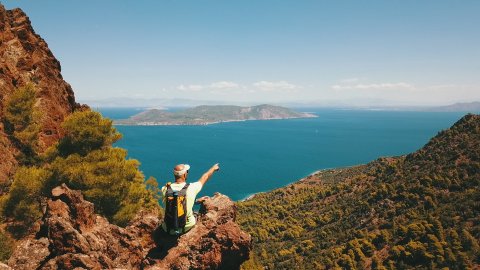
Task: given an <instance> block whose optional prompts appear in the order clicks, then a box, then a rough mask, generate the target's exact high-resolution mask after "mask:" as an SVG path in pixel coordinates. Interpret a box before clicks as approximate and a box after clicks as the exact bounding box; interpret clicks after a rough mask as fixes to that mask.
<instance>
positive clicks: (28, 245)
mask: <svg viewBox="0 0 480 270" xmlns="http://www.w3.org/2000/svg"><path fill="white" fill-rule="evenodd" d="M202 209H203V210H202V211H201V214H200V215H199V218H198V223H197V225H196V226H195V227H194V228H193V229H192V230H191V231H189V232H188V233H186V234H184V235H182V236H181V237H180V238H179V239H178V243H177V244H176V245H175V246H174V247H172V248H171V249H170V250H168V254H166V256H163V257H162V258H160V257H158V256H156V255H155V254H156V245H155V243H154V241H153V237H152V234H153V233H154V231H155V229H156V228H157V227H158V225H159V224H160V222H161V221H160V220H159V218H158V213H139V215H138V216H137V218H136V219H135V220H133V221H132V222H131V224H130V225H129V226H128V227H126V228H120V227H118V226H115V225H112V224H110V223H109V222H108V221H107V220H106V219H105V218H103V217H101V216H98V215H96V214H95V213H94V205H93V204H92V203H90V202H88V201H85V200H84V199H83V196H82V194H81V193H80V192H79V191H74V190H70V189H69V188H68V187H67V186H65V185H62V186H59V187H57V188H55V189H53V190H52V197H51V199H49V200H48V203H47V209H46V212H45V215H44V217H43V219H42V225H41V230H40V231H39V232H38V233H37V235H36V236H32V237H30V238H27V239H24V240H22V241H20V242H19V243H18V245H17V247H16V249H15V252H14V254H13V255H12V257H11V258H10V260H9V261H8V265H9V266H10V267H12V268H13V269H18V270H22V269H25V270H27V269H74V268H75V269H114V268H116V269H238V268H239V267H240V264H241V263H242V262H244V261H245V260H247V259H248V255H249V251H250V249H251V238H250V235H248V234H247V233H245V232H243V231H241V230H240V228H239V227H238V225H237V224H235V217H236V208H235V204H234V203H233V202H232V201H231V200H230V199H229V198H228V197H226V196H224V195H220V194H217V195H215V196H214V197H212V198H209V199H206V200H205V201H204V202H203V207H202ZM158 240H159V241H163V239H158ZM0 267H1V265H0ZM77 267H78V268H77ZM0 269H1V268H0Z"/></svg>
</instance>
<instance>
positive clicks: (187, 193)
mask: <svg viewBox="0 0 480 270" xmlns="http://www.w3.org/2000/svg"><path fill="white" fill-rule="evenodd" d="M189 169H190V165H188V164H179V165H177V166H175V168H174V169H173V175H174V177H175V182H174V183H170V182H169V183H167V184H166V185H165V186H163V187H162V201H163V205H164V207H165V218H164V222H163V224H162V225H161V226H162V229H163V231H164V232H166V233H168V234H170V235H180V234H182V233H186V232H188V231H189V230H190V229H191V228H192V227H193V226H194V225H195V223H196V219H195V216H194V215H193V205H194V203H195V197H196V196H197V194H198V193H199V192H200V190H201V189H202V187H203V185H204V184H205V183H206V182H207V181H208V180H209V179H210V177H211V176H212V175H213V173H214V172H216V171H218V170H219V169H220V167H219V166H218V163H217V164H215V165H213V166H212V167H211V168H210V169H209V170H208V171H207V172H205V173H204V174H203V175H202V177H200V179H199V180H198V181H197V182H194V183H187V182H186V180H187V177H188V171H189Z"/></svg>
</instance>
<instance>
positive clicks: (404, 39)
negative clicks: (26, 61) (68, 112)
mask: <svg viewBox="0 0 480 270" xmlns="http://www.w3.org/2000/svg"><path fill="white" fill-rule="evenodd" d="M0 1H1V2H2V3H3V4H4V5H5V6H6V7H7V8H8V9H11V8H15V7H20V8H22V9H23V10H24V11H25V12H26V13H27V15H28V16H29V17H30V20H31V22H32V24H33V27H34V29H35V31H36V32H37V33H38V34H40V35H41V36H42V37H43V38H44V39H45V40H46V42H47V43H48V45H49V48H50V49H51V50H52V52H53V54H54V55H55V56H56V57H57V59H59V61H60V62H61V65H62V74H63V76H64V78H65V80H66V81H68V82H69V83H70V84H71V85H72V87H73V89H74V91H75V95H76V98H77V100H80V101H82V100H87V101H88V100H103V99H111V98H127V99H131V100H133V99H152V98H155V99H157V98H158V99H165V98H169V99H170V98H182V99H194V100H214V101H220V102H223V103H231V104H235V103H239V102H244V103H251V104H255V103H285V102H291V103H296V102H298V103H304V104H321V105H356V106H379V105H395V106H397V105H445V104H451V103H455V102H472V101H480V27H479V26H480V16H479V14H480V1H477V0H463V1H456V0H450V1H447V0H422V1H414V0H405V1H399V0H391V1H383V0H382V1H370V0H368V1H367V0H365V1H357V0H352V1H346V0H335V1H333V0H332V1H322V0H312V1H309V0H302V1H294V0H288V1H287V0H256V1H254V0H238V1H225V0H217V1H213V0H192V1H179V0H165V1H156V0H155V1H154V0H151V1H146V0H145V1H140V0H136V1H116V0H115V1H113V0H102V1H93V0H83V1H61V0H43V1H34V0H30V1H24V0H15V1H13V0H9V1H5V0H0Z"/></svg>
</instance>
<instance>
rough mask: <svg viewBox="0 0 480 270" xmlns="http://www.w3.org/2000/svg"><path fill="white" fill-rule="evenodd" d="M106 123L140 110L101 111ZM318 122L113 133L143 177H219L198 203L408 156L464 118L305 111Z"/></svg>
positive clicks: (149, 128)
mask: <svg viewBox="0 0 480 270" xmlns="http://www.w3.org/2000/svg"><path fill="white" fill-rule="evenodd" d="M99 111H100V112H101V113H102V114H103V115H104V116H106V117H109V118H111V119H121V118H127V117H129V116H131V115H133V114H136V113H138V112H139V109H99ZM303 111H309V112H314V113H315V114H317V115H318V118H306V119H288V120H267V121H245V122H229V123H220V124H214V125H208V126H117V129H118V130H119V131H120V132H121V133H122V134H123V138H122V139H121V140H120V141H119V142H117V143H116V145H117V146H119V147H122V148H125V149H127V150H128V155H129V157H130V158H134V159H137V160H139V161H140V162H141V166H140V169H141V170H142V171H143V173H144V174H145V176H146V177H149V176H153V177H155V178H156V179H157V181H158V182H159V184H160V185H163V184H165V183H166V182H168V181H172V169H173V167H174V166H175V165H176V164H178V163H188V164H190V165H191V169H190V174H189V179H188V180H190V181H196V180H197V179H198V178H199V177H200V176H201V175H202V174H203V173H204V172H205V171H206V170H207V169H208V168H210V166H211V165H213V164H214V163H217V162H218V163H220V167H221V169H220V171H219V172H218V173H216V174H215V175H214V176H213V177H212V178H211V180H210V181H209V182H208V183H207V184H206V185H205V187H204V189H203V190H202V192H201V194H199V196H205V195H209V196H210V195H213V193H214V192H220V193H223V194H226V195H228V196H230V197H231V198H232V199H233V200H241V199H244V198H246V197H248V196H249V195H251V194H254V193H257V192H262V191H268V190H272V189H275V188H278V187H282V186H285V185H287V184H289V183H292V182H294V181H297V180H299V179H301V178H303V177H305V176H307V175H309V174H311V173H313V172H315V171H317V170H320V169H326V168H336V167H345V166H352V165H357V164H364V163H367V162H369V161H372V160H375V159H377V158H379V157H381V156H398V155H403V154H408V153H410V152H413V151H415V150H417V149H419V148H421V147H422V146H423V145H425V144H426V143H427V142H428V140H429V139H430V138H431V137H433V136H435V135H436V134H437V133H438V132H439V131H441V130H443V129H446V128H449V127H450V126H451V125H452V124H453V123H455V122H456V121H457V120H458V119H460V118H461V117H462V116H463V115H464V113H459V112H399V111H366V110H362V111H360V110H359V111H353V110H333V109H332V110H319V109H316V110H315V109H310V110H303Z"/></svg>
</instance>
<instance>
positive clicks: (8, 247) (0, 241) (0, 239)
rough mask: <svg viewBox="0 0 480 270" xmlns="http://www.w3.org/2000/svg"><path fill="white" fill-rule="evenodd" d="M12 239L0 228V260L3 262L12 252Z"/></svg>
mask: <svg viewBox="0 0 480 270" xmlns="http://www.w3.org/2000/svg"><path fill="white" fill-rule="evenodd" d="M13 244H14V242H13V239H12V238H11V237H10V236H9V235H8V233H6V232H4V231H2V230H0V247H2V248H0V262H5V261H7V260H8V258H10V256H11V255H12V252H13Z"/></svg>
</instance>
